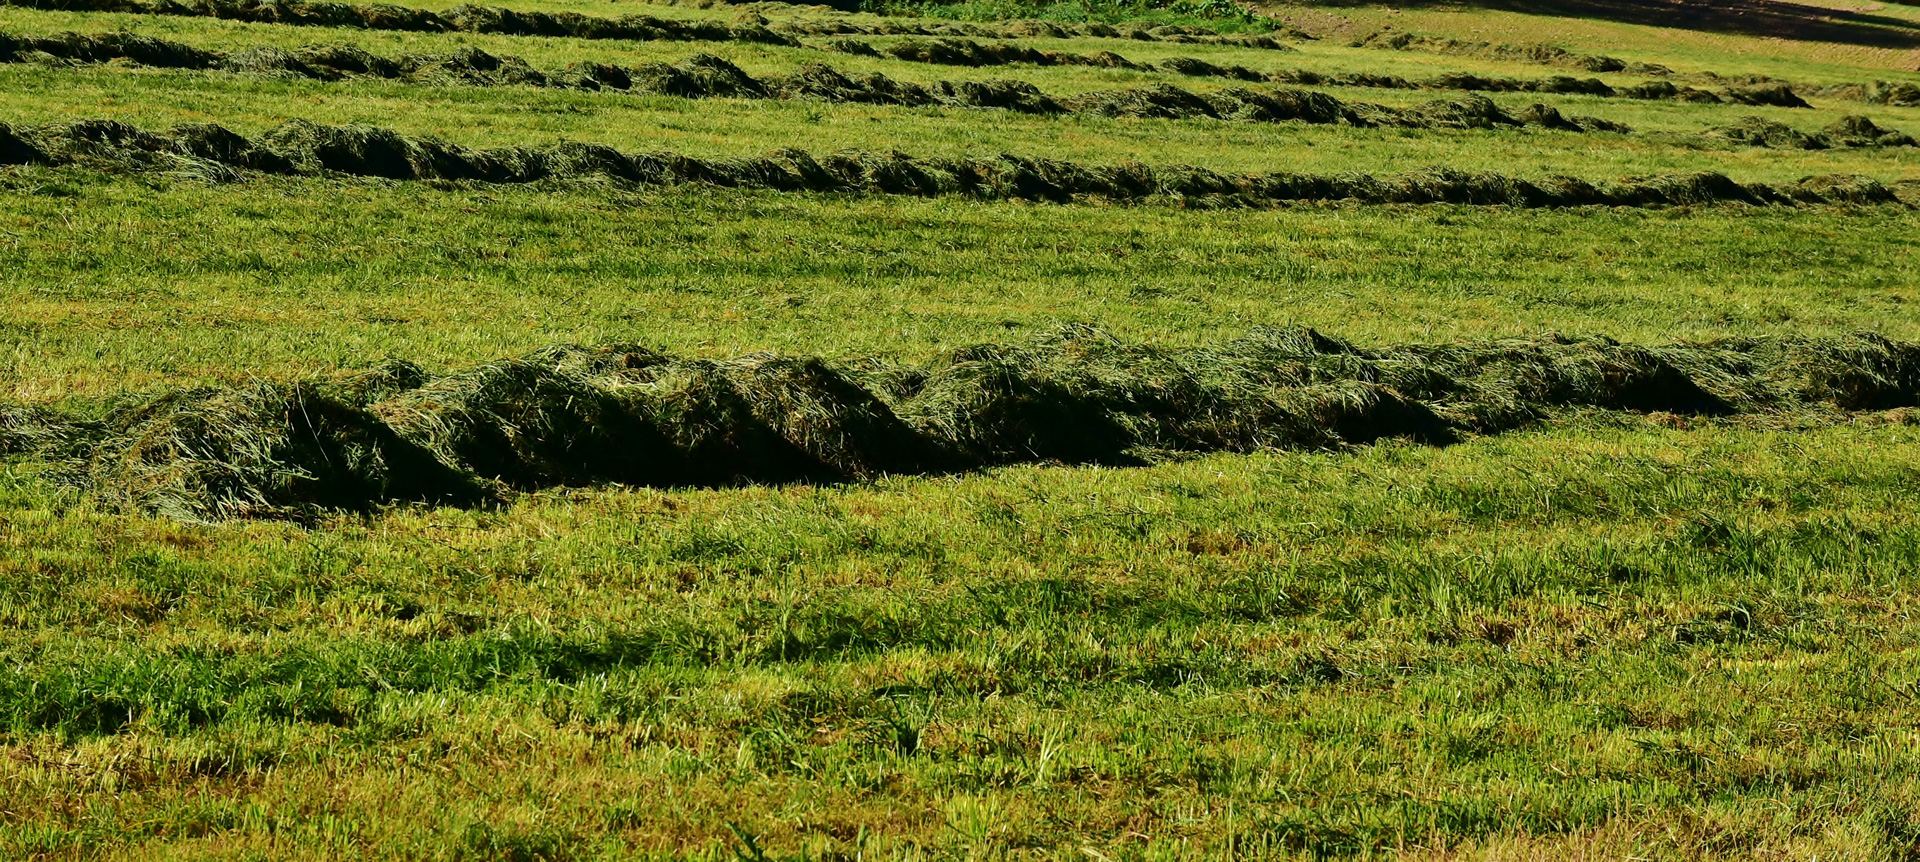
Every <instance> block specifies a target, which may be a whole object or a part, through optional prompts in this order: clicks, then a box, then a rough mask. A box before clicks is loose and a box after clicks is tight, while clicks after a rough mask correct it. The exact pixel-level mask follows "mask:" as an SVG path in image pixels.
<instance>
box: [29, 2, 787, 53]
mask: <svg viewBox="0 0 1920 862" xmlns="http://www.w3.org/2000/svg"><path fill="white" fill-rule="evenodd" d="M5 5H10V6H25V7H30V8H51V9H64V10H69V11H90V12H128V13H135V14H146V15H175V16H189V17H208V18H219V19H223V20H228V21H244V22H248V23H255V24H290V25H296V26H307V27H333V28H352V29H360V30H392V31H402V32H423V33H451V32H468V33H489V34H497V35H507V36H565V37H570V38H575V39H621V40H631V41H702V42H751V43H761V44H771V45H785V46H795V45H798V44H799V43H798V42H797V41H796V40H795V39H794V38H793V37H792V36H788V35H784V34H781V33H775V32H773V31H772V30H769V29H767V28H766V27H765V26H762V25H757V24H745V23H742V24H722V23H718V22H712V21H684V20H677V19H671V18H658V17H654V16H650V15H627V16H623V17H620V18H602V17H595V16H591V15H582V14H579V13H576V12H529V11H516V10H511V9H504V8H499V7H493V6H472V5H462V6H455V7H453V8H452V9H449V10H447V11H445V12H433V11H429V10H425V9H410V8H405V7H401V6H391V5H385V4H373V5H361V4H348V3H326V2H302V0H277V2H261V0H191V2H187V3H179V2H173V0H153V2H147V0H5Z"/></svg>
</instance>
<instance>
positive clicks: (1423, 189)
mask: <svg viewBox="0 0 1920 862" xmlns="http://www.w3.org/2000/svg"><path fill="white" fill-rule="evenodd" d="M1156 94H1164V95H1168V96H1170V97H1172V98H1177V94H1165V91H1146V92H1144V93H1140V94H1136V95H1135V96H1133V97H1130V98H1129V99H1127V100H1124V101H1117V102H1115V103H1113V104H1111V105H1103V106H1102V108H1103V110H1110V111H1113V112H1115V113H1125V112H1128V111H1137V112H1140V113H1142V114H1147V115H1151V113H1152V112H1154V111H1160V110H1169V109H1167V108H1166V107H1165V106H1164V105H1163V104H1162V103H1161V102H1158V101H1156V100H1155V98H1154V96H1155V95H1156ZM1254 95H1258V94H1254ZM1314 96H1315V94H1305V95H1303V97H1302V99H1303V102H1304V104H1305V105H1306V106H1307V107H1308V108H1309V109H1311V108H1312V107H1313V106H1315V105H1319V104H1326V103H1323V102H1318V101H1316V100H1315V99H1314ZM1220 98H1222V99H1223V100H1224V99H1230V98H1241V97H1240V96H1239V95H1237V94H1235V93H1233V92H1232V91H1229V92H1228V93H1226V94H1222V96H1221V97H1220ZM1211 104H1212V103H1209V105H1211ZM1489 105H1490V103H1485V102H1475V101H1471V100H1467V101H1461V102H1448V103H1436V104H1435V105H1431V106H1427V107H1423V108H1418V109H1414V110H1412V111H1410V112H1407V113H1408V114H1409V115H1413V116H1417V117H1419V119H1418V120H1417V121H1415V122H1420V123H1423V124H1426V125H1428V126H1444V125H1451V126H1455V127H1472V126H1475V125H1477V124H1482V123H1492V122H1495V121H1496V120H1497V119H1500V118H1504V115H1503V114H1501V113H1500V112H1499V111H1498V109H1497V108H1491V109H1490V108H1489ZM1299 107H1300V104H1299V103H1288V102H1282V101H1279V100H1259V101H1252V102H1250V103H1242V104H1241V107H1240V108H1238V109H1236V110H1237V111H1241V112H1248V113H1254V112H1271V111H1291V110H1295V109H1296V108H1299ZM1535 115H1536V118H1538V119H1543V120H1555V121H1559V122H1566V121H1564V120H1558V115H1557V113H1556V114H1547V113H1544V112H1540V111H1536V114H1535ZM1267 116H1272V114H1271V113H1268V114H1267ZM1506 119H1508V121H1509V122H1514V123H1518V122H1520V121H1519V120H1517V119H1511V118H1506ZM0 155H4V156H5V159H4V161H5V163H11V164H79V165H85V166H88V167H93V168H98V169H105V170H115V171H126V172H139V171H149V170H169V171H178V170H182V169H186V170H189V171H192V172H196V173H200V174H203V175H206V176H209V177H211V178H217V179H233V178H236V176H235V175H234V174H233V171H234V169H245V170H253V171H264V172H274V173H296V172H297V173H319V172H334V173H339V174H347V175H351V176H361V177H378V178H383V179H392V180H428V179H432V180H466V181H477V182H487V183H531V182H539V181H543V180H565V179H577V178H585V177H595V178H606V179H612V180H616V181H622V182H628V183H635V184H646V185H664V184H680V183H699V184H707V185H716V186H724V187H731V188H765V189H773V190H778V191H830V192H854V193H881V194H895V195H916V196H923V197H931V196H940V195H968V196H972V197H976V198H987V199H1025V200H1043V201H1057V202H1064V201H1071V200H1073V199H1076V198H1098V199H1102V200H1109V201H1118V202H1138V201H1147V200H1155V199H1177V200H1180V201H1184V202H1189V203H1194V202H1201V203H1211V204H1218V205H1241V206H1245V205H1264V204H1273V203H1278V202H1292V201H1336V200H1351V201H1357V202H1361V203H1464V204H1474V205H1482V206H1519V207H1568V206H1594V205H1605V206H1667V205H1682V204H1684V205H1694V204H1713V203H1729V202H1737V203H1745V204H1771V205H1794V204H1835V203H1844V204H1898V203H1901V200H1900V198H1899V197H1898V196H1897V195H1896V194H1895V192H1894V190H1893V189H1891V188H1888V187H1887V186H1885V185H1882V184H1880V183H1879V182H1877V181H1874V180H1872V179H1868V178H1864V177H1814V178H1808V179H1803V180H1801V181H1799V182H1795V183H1783V184H1766V183H1751V184H1742V183H1738V182H1735V181H1733V180H1731V179H1729V178H1727V177H1725V176H1723V175H1720V174H1713V173H1700V174H1690V175H1672V176H1654V177H1634V178H1629V179H1626V180H1623V181H1620V182H1616V183H1606V184H1595V183H1591V182H1587V181H1585V180H1580V179H1575V178H1570V177H1554V178H1549V179H1548V180H1545V181H1543V182H1532V181H1528V180H1522V179H1518V178H1514V177H1507V176H1502V175H1499V174H1476V173H1468V172H1464V171H1454V170H1448V169H1443V168H1434V169H1429V170H1425V171H1418V172H1413V173H1408V174H1402V175H1398V176H1389V177H1375V176H1368V175H1364V174H1342V175H1339V176H1332V177H1319V176H1310V175H1301V174H1265V175H1238V176H1230V175H1223V174H1219V173H1215V172H1213V171H1208V170H1205V169H1203V168H1195V167H1189V166H1184V165H1175V166H1170V167H1162V168H1151V167H1148V166H1145V165H1138V164H1132V165H1119V166H1086V165H1078V164H1074V163H1071V162H1059V161H1051V160H1042V159H1025V158H1020V157H1017V156H1012V155H1002V156H1000V157H999V158H996V159H978V158H971V159H943V158H915V157H913V156H909V155H906V154H904V153H897V152H895V153H868V152H846V153H836V154H833V155H830V156H828V157H826V158H824V159H815V158H814V157H813V156H811V155H809V154H807V153H805V152H803V151H799V150H782V151H779V152H776V153H773V154H771V155H768V156H765V157H761V158H757V159H744V160H732V161H718V160H711V161H710V160H702V159H695V158H691V157H687V156H682V155H678V154H673V153H656V154H648V155H628V154H625V153H621V152H618V151H616V150H614V149H612V148H610V147H605V146H597V145H593V144H575V143H567V144H560V145H557V146H553V147H548V148H541V149H534V148H526V147H507V148H493V149H485V150H470V149H467V148H465V147H460V146H457V145H454V144H450V143H447V142H445V141H441V140H438V139H435V138H430V137H421V138H413V137H409V136H406V135H402V134H400V133H398V132H395V131H392V130H390V129H381V128H374V127H367V126H325V125H320V124H317V123H309V122H304V121H295V122H292V123H288V124H286V125H284V126H281V127H280V128H278V129H275V130H273V131H272V132H269V133H268V134H266V135H264V136H262V137H261V139H260V140H259V141H257V142H256V141H249V140H247V139H246V138H244V137H242V136H240V135H237V134H235V133H233V132H231V131H228V130H226V129H223V128H220V127H216V126H211V125H194V126H188V127H182V128H180V129H176V130H174V131H173V132H171V133H168V134H164V135H163V134H156V133H152V132H147V131H144V130H141V129H138V128H135V127H132V126H129V125H126V124H124V123H117V122H112V121H107V120H92V121H85V122H79V123H70V124H65V125H55V126H45V127H40V128H30V129H14V128H12V127H9V126H7V125H5V124H0Z"/></svg>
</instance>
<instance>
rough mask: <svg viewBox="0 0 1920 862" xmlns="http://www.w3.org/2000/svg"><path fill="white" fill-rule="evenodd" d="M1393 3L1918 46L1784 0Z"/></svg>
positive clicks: (1899, 34) (1899, 24) (1869, 19)
mask: <svg viewBox="0 0 1920 862" xmlns="http://www.w3.org/2000/svg"><path fill="white" fill-rule="evenodd" d="M1311 5H1315V6H1346V7H1353V6H1370V5H1376V4H1375V3H1374V2H1372V0H1323V2H1315V3H1312V4H1311ZM1392 5H1394V6H1396V7H1398V8H1414V9H1445V8H1457V9H1498V10H1501V11H1506V12H1520V13H1524V14H1529V15H1547V16H1555V17H1563V18H1593V19H1599V20H1604V21H1615V22H1619V23H1622V24H1643V25H1646V26H1649V27H1671V28H1676V29H1683V30H1700V31H1705V32H1711V33H1728V34H1735V35H1742V36H1763V37H1770V38H1777V39H1790V40H1794V41H1799V42H1833V43H1837V44H1843V45H1859V46H1862V47H1868V48H1892V49H1901V50H1904V49H1911V48H1920V22H1916V21H1910V20H1906V19H1903V18H1896V17H1893V16H1889V15H1879V14H1874V12H1872V11H1870V10H1862V11H1848V10H1840V9H1826V8H1821V7H1818V6H1810V5H1803V4H1800V3H1793V2H1788V0H1545V2H1522V0H1399V2H1396V3H1393V4H1392ZM1861 5H1862V6H1868V5H1874V4H1867V3H1862V4H1861Z"/></svg>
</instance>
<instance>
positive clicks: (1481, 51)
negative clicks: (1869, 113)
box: [1352, 30, 1920, 107]
mask: <svg viewBox="0 0 1920 862" xmlns="http://www.w3.org/2000/svg"><path fill="white" fill-rule="evenodd" d="M1352 44H1353V46H1354V47H1356V48H1380V49H1385V50H1394V51H1426V52H1430V53H1435V54H1446V55H1449V56H1455V57H1478V58H1482V59H1488V60H1500V61H1504V62H1517V63H1534V64H1538V65H1542V66H1558V67H1561V68H1571V69H1579V70H1581V71H1584V72H1627V73H1632V74H1642V75H1653V76H1657V77H1661V78H1680V79H1682V80H1688V81H1693V82H1695V83H1706V84H1711V85H1722V86H1725V87H1726V89H1725V90H1724V91H1723V92H1722V93H1720V94H1719V95H1715V94H1714V93H1711V92H1708V91H1705V90H1697V89H1694V88H1691V87H1678V86H1675V85H1674V84H1672V83H1670V82H1659V81H1656V82H1650V83H1648V84H1646V85H1644V87H1645V88H1646V91H1647V92H1648V93H1657V94H1660V95H1651V96H1647V97H1646V98H1673V99H1679V100H1681V101H1692V102H1716V101H1722V102H1724V101H1731V102H1737V103H1739V104H1746V105H1774V106H1776V107H1806V103H1805V102H1804V101H1802V100H1801V99H1800V97H1799V95H1798V94H1799V93H1807V94H1811V95H1814V96H1819V97H1824V98H1829V99H1845V100H1848V101H1856V102H1868V103H1871V104H1879V105H1895V106H1900V107H1911V106H1914V105H1920V84H1916V83H1914V82H1911V81H1891V82H1889V81H1873V82H1867V83H1844V84H1827V85H1817V84H1805V83H1789V82H1783V81H1780V80H1778V79H1776V78H1771V77H1768V76H1766V75H1737V76H1729V75H1721V74H1718V73H1715V72H1700V73H1695V74H1691V75H1679V74H1677V73H1675V72H1674V71H1673V70H1672V69H1669V68H1667V67H1666V66H1662V65H1659V64H1657V63H1629V62H1627V61H1625V60H1621V59H1619V58H1617V57H1608V56H1606V55H1603V54H1582V53H1578V52H1575V51H1569V50H1567V49H1565V48H1562V47H1559V46H1557V45H1546V44H1539V43H1536V44H1531V45H1513V44H1504V43H1498V42H1468V41H1463V40H1460V39H1453V38H1450V37H1446V36H1424V35H1420V34H1416V33H1408V32H1405V31H1400V30H1391V31H1383V32H1378V33H1373V34H1371V35H1368V36H1366V37H1364V38H1361V39H1356V40H1354V41H1353V43H1352Z"/></svg>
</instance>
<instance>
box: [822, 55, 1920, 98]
mask: <svg viewBox="0 0 1920 862" xmlns="http://www.w3.org/2000/svg"><path fill="white" fill-rule="evenodd" d="M825 47H826V48H827V49H828V50H833V51H840V52H842V53H847V54H856V55H860V56H866V57H881V56H884V57H889V58H892V59H895V60H905V61H908V62H914V63H934V64H938V65H946V66H967V67H975V68H977V67H983V66H1005V65H1012V64H1015V63H1026V64H1031V65H1035V66H1095V67H1102V68H1112V69H1132V70H1136V71H1148V72H1166V73H1172V74H1178V75H1186V76H1189V77H1196V78H1225V79H1228V80H1234V81H1247V82H1253V83H1272V84H1297V85H1305V86H1331V87H1361V88H1366V89H1377V90H1464V91H1468V92H1493V93H1556V94H1567V95H1581V96H1600V97H1606V98H1627V99H1639V100H1644V101H1655V100H1667V101H1678V102H1695V103H1701V104H1715V105H1718V104H1738V105H1756V106H1760V105H1764V106H1771V107H1781V108H1805V107H1809V106H1808V105H1807V103H1806V101H1805V100H1803V99H1801V98H1800V97H1799V95H1798V94H1796V93H1795V92H1794V90H1793V88H1792V87H1789V86H1786V85H1783V84H1780V83H1778V82H1771V83H1769V82H1760V83H1746V84H1739V83H1735V84H1734V85H1732V86H1727V87H1725V88H1723V89H1721V90H1719V91H1718V92H1714V91H1709V90H1702V89H1697V88H1694V87H1682V86H1676V85H1674V84H1673V83H1672V82H1670V81H1665V80H1651V81H1646V82H1643V83H1640V84H1635V85H1632V86H1626V87H1614V86H1611V85H1609V84H1607V83H1606V82H1604V81H1601V80H1600V79H1598V78H1574V77H1570V76H1566V75H1556V76H1553V77H1550V78H1544V79H1523V78H1507V77H1487V76H1484V75H1475V74H1472V73H1468V72H1449V73H1445V74H1441V75H1436V76H1434V77H1431V78H1424V79H1420V80H1413V79H1409V78H1404V77H1401V76H1398V75H1378V74H1372V73H1365V72H1335V73H1321V72H1314V71H1310V70H1306V69H1283V70H1280V71H1276V72H1262V71H1259V70H1257V69H1249V68H1247V67H1245V66H1238V65H1230V66H1220V65H1216V64H1214V63H1209V62H1207V61H1205V60H1199V59H1195V58H1192V57H1173V58H1169V59H1167V60H1165V61H1163V62H1161V63H1159V64H1158V65H1155V64H1152V63H1136V62H1134V61H1132V60H1128V59H1127V58H1126V57H1123V56H1121V55H1119V54H1115V53H1113V52H1111V51H1098V52H1094V53H1089V54H1076V53H1072V52H1067V51H1048V50H1044V49H1039V48H1032V47H1028V46H1026V45H1020V44H1016V43H993V42H979V41H976V40H973V39H958V38H944V39H937V40H925V39H906V40H902V41H899V42H895V43H892V44H888V45H880V46H876V45H873V44H871V43H868V42H862V41H859V40H856V39H835V40H832V41H829V42H827V43H826V44H825ZM1830 89H1831V88H1822V91H1823V92H1825V91H1827V90H1830ZM1876 92H1878V91H1876ZM1886 92H1888V93H1895V92H1896V91H1894V90H1887V91H1886ZM1860 98H1864V96H1862V97H1860ZM1879 101H1881V102H1882V103H1891V104H1896V105H1905V104H1920V89H1916V90H1914V91H1913V93H1912V94H1911V98H1905V97H1901V98H1895V97H1894V96H1887V97H1884V98H1880V99H1879Z"/></svg>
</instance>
